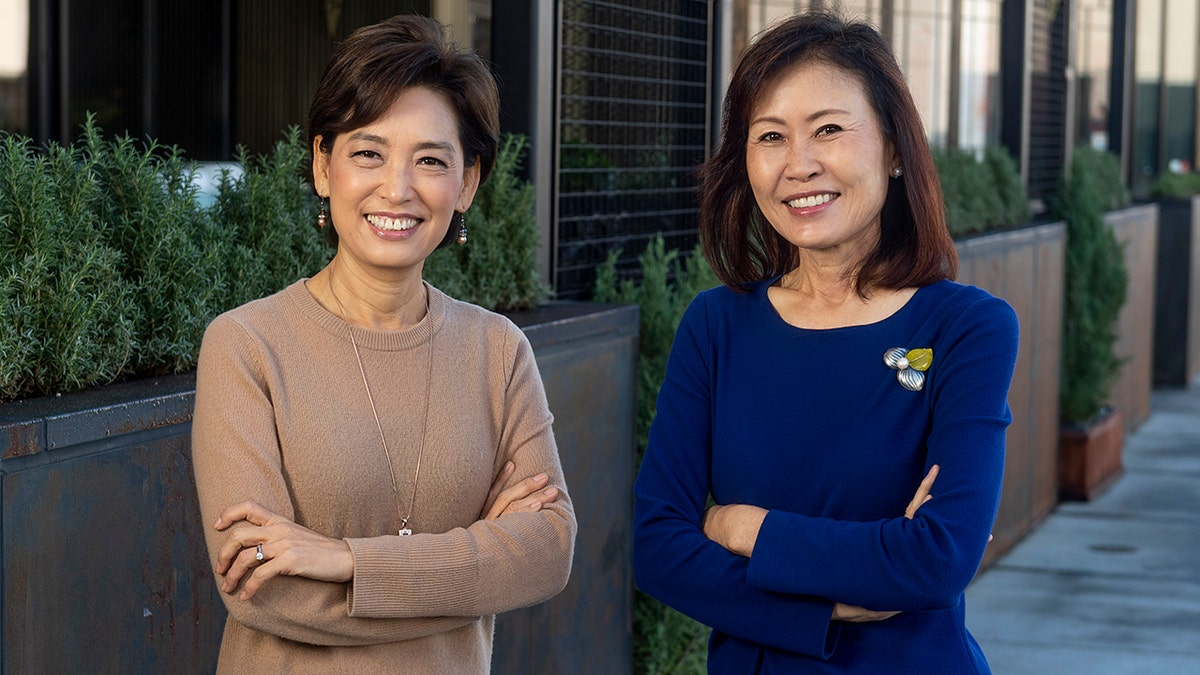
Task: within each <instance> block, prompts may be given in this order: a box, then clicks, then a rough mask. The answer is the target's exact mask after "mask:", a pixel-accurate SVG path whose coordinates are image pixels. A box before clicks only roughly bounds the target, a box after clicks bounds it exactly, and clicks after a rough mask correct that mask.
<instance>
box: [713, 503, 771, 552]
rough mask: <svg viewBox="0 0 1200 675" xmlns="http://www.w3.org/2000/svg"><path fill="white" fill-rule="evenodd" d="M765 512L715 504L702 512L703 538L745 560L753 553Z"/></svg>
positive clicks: (758, 509) (741, 505)
mask: <svg viewBox="0 0 1200 675" xmlns="http://www.w3.org/2000/svg"><path fill="white" fill-rule="evenodd" d="M766 517H767V510H766V509H764V508H760V507H758V506H752V505H750V504H726V505H724V506H722V505H720V504H717V505H714V506H710V507H708V508H707V509H706V510H705V511H704V523H703V527H704V536H706V537H708V538H709V539H711V540H713V541H715V542H717V543H718V544H720V545H721V546H724V547H725V549H726V550H728V551H729V552H730V553H736V554H738V555H744V556H746V557H747V558H749V557H750V554H751V553H753V552H754V542H755V541H757V540H758V530H759V529H760V528H761V527H762V524H763V520H765V519H766Z"/></svg>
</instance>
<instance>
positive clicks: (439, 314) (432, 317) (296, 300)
mask: <svg viewBox="0 0 1200 675" xmlns="http://www.w3.org/2000/svg"><path fill="white" fill-rule="evenodd" d="M307 281H308V278H307V277H306V278H303V279H300V280H299V281H296V282H295V283H293V284H291V285H290V286H288V287H287V288H285V289H284V296H285V297H287V298H288V299H289V300H291V301H292V303H293V304H294V305H295V307H296V308H297V309H298V310H299V311H300V313H301V314H303V315H304V317H305V318H306V319H308V320H310V321H312V322H313V323H314V324H316V326H317V327H318V328H320V329H321V330H324V331H325V332H327V333H329V334H330V335H333V336H334V337H337V338H339V339H342V340H345V341H346V342H349V341H350V332H351V331H352V332H353V333H354V339H355V340H356V341H357V342H358V345H359V347H362V348H364V349H373V350H376V351H385V352H390V351H403V350H407V349H413V348H415V347H420V346H422V345H424V344H426V343H427V342H429V341H430V340H431V339H432V338H433V335H434V334H436V333H437V332H438V331H439V330H441V327H442V325H443V324H444V323H445V320H446V304H447V298H446V295H445V294H444V293H442V292H441V291H439V290H438V289H436V288H434V287H433V286H431V285H430V284H429V283H428V282H426V281H424V280H422V281H421V283H422V284H424V285H425V297H426V298H427V299H428V300H427V302H428V307H427V308H426V312H425V316H424V317H423V318H422V319H421V320H420V321H419V322H418V323H417V325H415V326H413V327H411V328H405V329H404V330H372V329H369V328H359V327H358V326H354V325H351V324H349V323H347V322H346V321H344V320H343V319H342V318H341V317H339V316H338V315H336V314H334V313H333V312H331V311H329V310H327V309H325V307H324V306H323V305H321V303H319V302H317V299H316V298H315V297H313V294H312V293H311V292H310V291H309V290H308V285H307V283H306V282H307Z"/></svg>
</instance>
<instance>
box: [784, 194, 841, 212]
mask: <svg viewBox="0 0 1200 675" xmlns="http://www.w3.org/2000/svg"><path fill="white" fill-rule="evenodd" d="M832 200H833V195H831V194H829V193H828V192H825V193H822V194H819V195H810V196H808V197H801V198H800V199H793V200H791V201H790V202H788V203H787V205H788V206H790V207H792V208H793V209H807V208H811V207H814V206H820V205H821V204H826V203H828V202H830V201H832Z"/></svg>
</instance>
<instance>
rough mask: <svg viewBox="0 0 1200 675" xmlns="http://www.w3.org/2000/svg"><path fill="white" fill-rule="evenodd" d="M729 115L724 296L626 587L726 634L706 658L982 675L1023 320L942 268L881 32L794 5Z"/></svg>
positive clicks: (744, 65) (700, 353) (714, 189)
mask: <svg viewBox="0 0 1200 675" xmlns="http://www.w3.org/2000/svg"><path fill="white" fill-rule="evenodd" d="M724 113H725V117H724V122H723V126H722V131H721V143H720V147H719V148H718V150H717V152H716V153H715V154H714V155H713V157H712V158H711V159H709V160H708V162H706V164H705V165H704V167H703V168H702V171H701V187H700V194H701V211H700V234H701V238H702V241H703V243H704V248H705V255H706V257H707V259H708V261H709V264H710V265H711V266H712V268H713V269H714V271H715V272H716V273H717V274H718V276H719V277H720V278H721V279H722V281H724V282H725V286H723V287H721V288H717V289H713V290H710V291H707V292H705V293H702V294H701V295H700V296H699V297H697V298H696V300H695V301H694V302H693V303H692V304H691V306H690V307H689V308H688V310H687V312H686V314H685V316H684V318H683V321H682V323H681V324H680V326H679V329H678V332H677V333H676V336H675V343H674V346H673V348H672V350H671V356H670V360H669V364H668V367H667V374H666V378H665V381H664V383H663V386H662V389H661V391H660V393H659V398H658V409H657V416H656V418H655V420H654V424H653V426H652V428H651V431H650V440H649V446H648V448H647V451H646V456H645V459H644V461H643V463H642V466H641V470H640V472H639V475H638V480H637V486H636V505H635V514H634V519H635V532H634V572H635V575H636V579H637V583H638V585H639V586H640V587H641V588H642V590H644V591H645V592H647V593H649V594H650V595H653V596H655V597H657V598H659V599H660V600H662V601H663V602H665V603H666V604H668V605H670V606H672V607H675V608H676V609H678V610H680V611H682V612H683V613H684V614H687V615H689V616H692V617H694V618H696V619H697V620H699V621H701V622H703V623H705V624H707V625H709V626H712V627H713V633H712V639H711V643H710V645H709V657H708V667H709V670H710V671H711V672H714V673H870V674H873V675H874V674H877V673H956V674H961V673H986V672H988V666H987V661H986V660H985V658H984V656H983V654H982V652H981V651H980V649H979V646H978V644H976V642H975V640H974V639H973V638H972V637H971V635H970V634H969V633H968V632H967V630H966V626H965V624H964V602H963V592H964V590H965V588H966V586H967V584H968V582H970V580H971V579H972V577H973V576H974V574H975V571H976V569H977V568H978V566H979V562H980V560H981V558H982V556H983V552H984V548H985V547H986V545H987V542H988V539H989V532H990V530H991V527H992V524H993V521H994V519H995V516H996V510H997V506H998V503H999V499H1000V483H1001V478H1002V474H1003V469H1004V436H1005V429H1006V427H1007V426H1008V424H1009V422H1010V421H1011V414H1010V412H1009V409H1008V404H1007V402H1006V398H1007V393H1008V387H1009V383H1010V381H1011V378H1012V372H1013V366H1014V362H1015V360H1016V353H1017V322H1016V317H1015V315H1014V313H1013V311H1012V309H1011V308H1010V307H1009V306H1008V305H1007V304H1006V303H1005V302H1003V301H1002V300H999V299H997V298H995V297H992V296H991V295H989V294H988V293H986V292H984V291H982V290H980V289H978V288H974V287H971V286H963V285H960V284H957V283H954V282H953V281H952V279H953V278H954V276H955V274H956V273H957V265H958V262H957V257H956V254H955V249H954V244H953V242H952V240H951V239H950V236H949V234H948V232H947V229H946V225H945V215H944V212H943V205H942V193H941V188H940V186H939V183H938V180H937V174H936V172H935V170H934V165H933V160H932V157H931V156H930V153H929V149H928V145H927V142H926V138H925V133H924V130H923V128H922V126H921V122H920V117H919V114H918V112H917V109H916V106H915V105H914V103H913V100H912V97H911V95H910V94H909V92H908V89H907V86H906V85H905V80H904V76H903V74H902V73H901V71H900V69H899V67H898V66H897V64H896V61H895V59H894V57H893V56H892V54H891V52H890V50H889V48H888V46H887V43H886V42H885V41H884V40H883V39H882V38H881V37H880V35H879V34H878V33H877V32H875V30H874V29H872V28H871V27H870V26H868V25H866V24H862V23H847V22H845V21H842V20H841V19H838V18H836V17H833V16H831V15H827V14H808V15H802V16H798V17H794V18H792V19H790V20H788V21H787V22H784V23H782V24H780V25H778V26H776V27H775V28H773V29H771V30H769V31H768V32H766V33H765V34H763V35H762V36H761V37H760V38H759V39H758V41H757V42H755V43H754V44H753V45H752V46H750V47H749V48H748V49H747V51H746V52H745V54H744V55H743V57H742V60H741V62H740V63H739V65H738V67H737V69H736V71H735V73H734V75H733V78H732V81H731V84H730V87H729V91H728V94H727V96H726V100H725V109H724ZM935 479H936V482H935ZM931 486H932V488H931ZM710 496H711V502H710V500H709V498H710ZM706 507H707V508H706Z"/></svg>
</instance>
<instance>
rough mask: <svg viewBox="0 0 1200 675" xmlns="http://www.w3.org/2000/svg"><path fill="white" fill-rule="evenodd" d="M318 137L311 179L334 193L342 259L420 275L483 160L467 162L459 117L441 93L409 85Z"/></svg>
mask: <svg viewBox="0 0 1200 675" xmlns="http://www.w3.org/2000/svg"><path fill="white" fill-rule="evenodd" d="M321 141H322V139H321V137H320V136H318V137H317V138H316V139H315V140H314V142H313V180H314V183H315V187H316V190H317V193H318V194H320V195H323V196H327V197H328V198H329V215H330V220H331V221H332V224H333V226H334V227H336V228H337V234H338V253H337V255H338V257H340V258H342V260H343V262H344V263H348V264H354V265H356V266H361V267H366V268H372V269H375V270H377V271H382V272H385V273H386V272H388V271H391V272H405V273H408V272H415V273H416V274H418V275H419V274H420V271H421V268H422V266H423V264H424V262H425V258H426V257H428V256H429V254H430V253H432V252H433V251H434V249H436V248H437V246H438V244H439V243H440V242H441V241H442V239H443V238H444V237H445V236H446V230H447V228H448V227H449V226H450V220H451V218H452V217H453V216H454V212H455V211H459V212H464V211H466V210H467V208H468V207H469V206H470V205H471V200H472V199H473V198H474V196H475V189H476V188H477V187H478V186H479V164H478V162H476V163H475V164H473V165H471V166H465V162H464V159H463V149H462V143H461V141H460V138H459V130H458V121H457V117H456V115H455V113H454V109H453V108H452V107H451V106H450V104H449V102H448V101H447V100H446V98H445V97H444V96H442V95H441V94H438V93H436V92H434V91H432V90H430V89H427V88H425V87H413V88H410V89H406V90H404V92H403V93H401V94H400V96H399V98H397V99H396V101H395V103H393V104H392V106H391V108H389V109H388V111H387V112H386V113H385V114H384V115H383V116H382V117H380V118H379V119H377V120H375V121H374V122H371V123H369V124H367V125H365V126H363V127H361V128H358V129H354V130H352V131H348V132H346V133H343V134H339V135H338V136H337V138H335V139H334V142H333V147H332V148H331V149H330V151H329V152H328V153H325V152H322V151H321V148H320V145H321Z"/></svg>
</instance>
